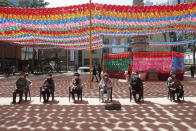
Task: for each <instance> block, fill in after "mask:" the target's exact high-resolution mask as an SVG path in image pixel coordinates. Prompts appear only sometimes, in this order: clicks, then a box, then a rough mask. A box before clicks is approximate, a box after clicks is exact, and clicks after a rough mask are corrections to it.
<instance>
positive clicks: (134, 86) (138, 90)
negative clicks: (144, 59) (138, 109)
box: [130, 72, 143, 102]
mask: <svg viewBox="0 0 196 131" xmlns="http://www.w3.org/2000/svg"><path fill="white" fill-rule="evenodd" d="M130 87H131V91H132V94H133V98H134V101H135V102H140V100H141V98H142V96H143V92H142V88H143V83H142V80H141V79H140V78H139V74H138V72H133V77H132V79H131V82H130ZM136 94H139V98H138V99H137V98H136Z"/></svg>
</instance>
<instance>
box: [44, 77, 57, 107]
mask: <svg viewBox="0 0 196 131" xmlns="http://www.w3.org/2000/svg"><path fill="white" fill-rule="evenodd" d="M54 88H55V83H54V80H53V79H52V74H50V73H49V74H48V78H47V79H46V80H44V83H43V85H42V95H43V99H44V103H46V102H48V100H49V97H50V94H51V93H54ZM46 94H47V98H46Z"/></svg>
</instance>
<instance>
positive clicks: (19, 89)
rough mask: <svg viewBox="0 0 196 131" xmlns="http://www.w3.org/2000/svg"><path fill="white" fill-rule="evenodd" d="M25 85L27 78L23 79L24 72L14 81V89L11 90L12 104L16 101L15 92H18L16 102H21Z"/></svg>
mask: <svg viewBox="0 0 196 131" xmlns="http://www.w3.org/2000/svg"><path fill="white" fill-rule="evenodd" d="M26 86H27V80H26V79H25V74H24V73H21V77H20V78H19V79H18V80H17V81H16V86H15V90H14V92H13V102H12V104H15V103H16V94H19V102H18V103H21V101H22V95H23V91H24V88H25V87H26Z"/></svg>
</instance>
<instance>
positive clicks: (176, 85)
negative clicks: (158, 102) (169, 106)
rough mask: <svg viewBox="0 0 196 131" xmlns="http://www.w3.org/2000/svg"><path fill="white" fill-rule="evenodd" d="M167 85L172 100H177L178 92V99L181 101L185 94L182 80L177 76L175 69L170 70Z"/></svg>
mask: <svg viewBox="0 0 196 131" xmlns="http://www.w3.org/2000/svg"><path fill="white" fill-rule="evenodd" d="M167 86H168V90H169V95H170V96H169V97H170V99H171V101H175V94H176V93H177V94H178V96H177V100H178V101H180V98H182V96H183V94H184V90H183V85H182V84H181V82H180V80H178V79H177V78H176V74H175V73H174V72H173V71H171V72H170V76H169V77H168V79H167Z"/></svg>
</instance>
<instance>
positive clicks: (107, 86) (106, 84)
mask: <svg viewBox="0 0 196 131" xmlns="http://www.w3.org/2000/svg"><path fill="white" fill-rule="evenodd" d="M99 88H100V95H101V100H102V102H104V96H103V95H104V92H107V100H108V101H109V98H110V96H111V89H112V81H111V80H110V78H109V76H108V74H107V73H104V74H103V78H102V79H101V81H100V83H99Z"/></svg>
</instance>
